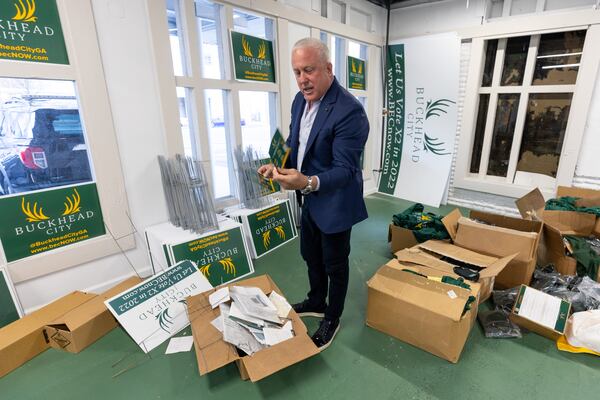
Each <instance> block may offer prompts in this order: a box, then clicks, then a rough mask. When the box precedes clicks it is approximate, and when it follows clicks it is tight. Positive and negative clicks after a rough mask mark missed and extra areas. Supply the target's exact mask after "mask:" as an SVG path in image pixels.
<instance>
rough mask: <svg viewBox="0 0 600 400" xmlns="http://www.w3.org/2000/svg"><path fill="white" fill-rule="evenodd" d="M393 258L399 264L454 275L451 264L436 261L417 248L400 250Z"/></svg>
mask: <svg viewBox="0 0 600 400" xmlns="http://www.w3.org/2000/svg"><path fill="white" fill-rule="evenodd" d="M395 256H396V259H397V260H398V261H401V262H405V263H413V264H417V265H424V266H427V267H431V268H433V269H436V270H438V271H440V272H441V273H443V274H450V275H453V276H454V275H455V274H454V266H453V265H452V264H450V263H447V262H445V261H442V260H440V259H437V258H435V257H433V256H431V255H430V254H427V253H425V252H424V251H422V250H420V249H418V248H411V249H404V250H400V251H398V252H396V254H395ZM388 264H389V263H388ZM388 264H386V265H388Z"/></svg>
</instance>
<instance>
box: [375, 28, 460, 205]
mask: <svg viewBox="0 0 600 400" xmlns="http://www.w3.org/2000/svg"><path fill="white" fill-rule="evenodd" d="M388 53H389V54H388V66H387V69H388V71H387V74H386V75H387V80H388V83H387V84H386V90H388V92H390V91H393V92H394V94H392V96H390V93H388V99H390V98H391V99H393V100H392V101H395V102H396V104H395V105H393V104H392V105H391V104H388V110H391V111H390V112H391V114H389V115H388V118H387V121H386V124H387V125H388V126H387V128H388V129H387V130H386V131H387V132H389V133H388V135H386V146H385V149H384V155H383V157H384V160H386V161H387V165H388V166H389V169H390V173H389V174H386V173H385V165H384V174H383V175H382V178H383V179H382V181H381V182H380V186H379V187H380V191H382V192H384V193H388V194H393V195H394V196H396V197H400V198H402V199H405V200H410V201H415V202H419V203H424V204H427V205H430V206H434V207H439V205H440V202H441V201H442V199H443V198H444V193H445V192H446V190H447V183H448V179H449V174H450V168H451V164H452V153H453V150H454V139H455V134H456V124H457V100H458V84H459V68H460V39H459V37H458V36H457V35H456V34H455V33H449V34H440V35H431V36H422V37H417V38H411V39H405V40H402V41H398V42H396V43H395V44H392V45H390V46H389V50H388ZM390 60H391V61H392V62H391V64H390ZM398 93H401V94H403V98H402V96H400V97H399V98H396V97H397V96H396V97H395V94H398ZM388 103H389V101H388ZM399 123H400V124H402V126H401V127H400V126H397V125H398V124H399ZM390 128H393V129H390ZM391 132H393V133H391ZM399 144H401V147H402V149H401V151H398V150H399V149H397V147H398V146H397V145H399ZM395 145H396V149H394V147H395ZM397 165H399V168H397V172H396V171H394V170H395V168H394V166H397ZM394 172H396V173H394ZM394 175H396V176H395V177H394Z"/></svg>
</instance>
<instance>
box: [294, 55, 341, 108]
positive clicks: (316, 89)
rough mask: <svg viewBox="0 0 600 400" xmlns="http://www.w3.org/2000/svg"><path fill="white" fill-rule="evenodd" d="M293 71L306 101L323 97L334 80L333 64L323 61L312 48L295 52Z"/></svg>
mask: <svg viewBox="0 0 600 400" xmlns="http://www.w3.org/2000/svg"><path fill="white" fill-rule="evenodd" d="M292 69H293V70H294V75H295V76H296V83H298V89H300V91H301V92H302V95H304V99H305V100H306V101H310V102H313V101H317V100H319V99H320V98H321V97H323V95H325V92H327V89H329V86H330V85H331V81H332V80H333V73H332V66H331V63H328V62H324V61H323V60H321V59H320V58H319V52H318V51H317V50H316V49H313V48H312V47H304V48H299V49H296V50H294V52H293V53H292Z"/></svg>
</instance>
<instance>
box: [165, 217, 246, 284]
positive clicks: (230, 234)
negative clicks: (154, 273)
mask: <svg viewBox="0 0 600 400" xmlns="http://www.w3.org/2000/svg"><path fill="white" fill-rule="evenodd" d="M171 252H172V255H173V257H172V259H173V260H175V262H178V261H182V260H191V261H193V262H194V263H195V264H196V266H197V267H198V269H199V270H200V272H202V274H204V276H205V277H206V278H207V279H208V281H209V282H210V284H211V285H212V286H218V285H221V284H223V283H227V282H230V281H232V280H235V279H239V278H242V277H244V276H246V275H248V274H251V273H253V272H254V268H253V267H252V261H251V260H250V256H249V254H248V252H247V251H246V247H245V246H244V238H243V236H242V229H241V227H239V226H238V227H236V228H233V229H229V230H224V231H221V232H218V233H215V234H211V235H207V236H203V237H201V238H199V239H197V240H193V241H191V242H186V243H181V244H177V245H173V246H171Z"/></svg>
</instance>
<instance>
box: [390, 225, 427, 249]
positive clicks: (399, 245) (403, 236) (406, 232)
mask: <svg viewBox="0 0 600 400" xmlns="http://www.w3.org/2000/svg"><path fill="white" fill-rule="evenodd" d="M388 242H389V243H390V247H391V249H392V253H395V252H397V251H399V250H402V249H406V248H409V247H413V246H416V245H417V244H419V242H418V241H417V239H416V238H415V235H414V234H413V231H411V230H410V229H406V228H402V227H400V226H396V225H394V224H390V226H389V228H388Z"/></svg>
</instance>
